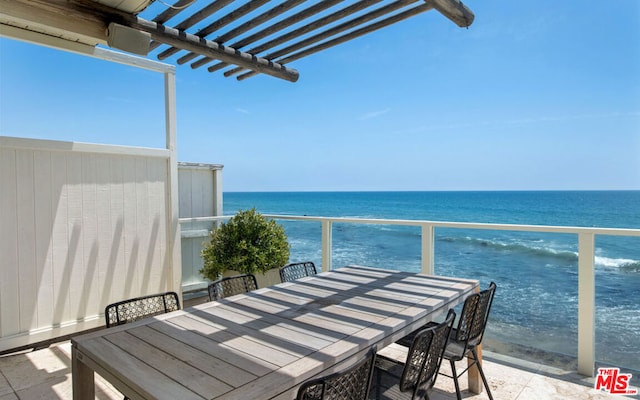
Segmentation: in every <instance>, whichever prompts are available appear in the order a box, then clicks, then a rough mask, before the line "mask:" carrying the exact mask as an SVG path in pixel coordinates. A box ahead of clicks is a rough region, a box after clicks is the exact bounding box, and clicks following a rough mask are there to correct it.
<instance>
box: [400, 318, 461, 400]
mask: <svg viewBox="0 0 640 400" xmlns="http://www.w3.org/2000/svg"><path fill="white" fill-rule="evenodd" d="M455 318H456V313H455V312H454V311H453V310H449V313H448V314H447V318H446V319H445V320H444V321H443V322H442V323H440V324H438V325H434V326H431V327H429V328H425V329H423V330H421V331H419V332H418V333H416V335H415V337H414V339H413V343H412V344H411V347H409V352H408V353H407V361H406V363H405V365H404V370H403V371H402V376H401V377H400V391H401V392H408V391H413V396H412V397H411V398H412V399H417V398H420V399H422V398H425V394H426V391H427V390H429V389H431V388H432V387H433V385H434V384H435V383H436V378H437V376H438V370H439V369H440V364H441V363H442V356H443V354H444V351H445V349H446V347H447V343H448V341H449V335H450V333H451V327H452V326H453V320H454V319H455Z"/></svg>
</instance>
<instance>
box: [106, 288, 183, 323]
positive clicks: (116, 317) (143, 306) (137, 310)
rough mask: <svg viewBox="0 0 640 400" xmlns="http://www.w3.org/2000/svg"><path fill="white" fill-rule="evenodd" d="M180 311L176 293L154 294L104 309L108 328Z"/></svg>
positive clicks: (114, 304)
mask: <svg viewBox="0 0 640 400" xmlns="http://www.w3.org/2000/svg"><path fill="white" fill-rule="evenodd" d="M179 309H180V300H179V299H178V294H177V293H175V292H166V293H158V294H152V295H148V296H141V297H136V298H133V299H128V300H123V301H119V302H117V303H113V304H109V305H108V306H107V307H106V308H105V309H104V317H105V319H106V322H107V328H110V327H112V326H116V325H122V324H126V323H129V322H133V321H137V320H139V319H143V318H148V317H152V316H154V315H159V314H164V313H168V312H170V311H176V310H179Z"/></svg>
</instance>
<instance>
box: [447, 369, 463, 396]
mask: <svg viewBox="0 0 640 400" xmlns="http://www.w3.org/2000/svg"><path fill="white" fill-rule="evenodd" d="M449 364H451V377H452V378H453V384H454V385H456V397H457V398H458V400H462V394H460V384H458V373H457V372H456V363H455V361H453V360H449Z"/></svg>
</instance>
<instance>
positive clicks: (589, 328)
mask: <svg viewBox="0 0 640 400" xmlns="http://www.w3.org/2000/svg"><path fill="white" fill-rule="evenodd" d="M594 265H595V235H594V234H593V233H579V234H578V373H580V374H582V375H585V376H593V375H594V370H595V361H596V360H595V298H596V289H595V268H594Z"/></svg>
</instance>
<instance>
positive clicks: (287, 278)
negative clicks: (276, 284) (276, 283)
mask: <svg viewBox="0 0 640 400" xmlns="http://www.w3.org/2000/svg"><path fill="white" fill-rule="evenodd" d="M317 273H318V271H317V270H316V266H315V264H314V263H312V262H311V261H305V262H299V263H291V264H287V265H285V266H284V267H280V280H281V281H282V282H291V281H295V280H296V279H300V278H304V277H305V276H309V275H315V274H317Z"/></svg>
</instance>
